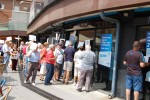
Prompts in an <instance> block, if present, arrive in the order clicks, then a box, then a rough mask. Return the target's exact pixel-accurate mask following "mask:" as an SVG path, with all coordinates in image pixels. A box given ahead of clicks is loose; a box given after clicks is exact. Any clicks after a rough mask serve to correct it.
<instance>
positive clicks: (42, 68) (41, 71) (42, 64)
mask: <svg viewBox="0 0 150 100" xmlns="http://www.w3.org/2000/svg"><path fill="white" fill-rule="evenodd" d="M45 70H46V63H41V68H40V74H45Z"/></svg>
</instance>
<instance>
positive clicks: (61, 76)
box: [2, 40, 95, 92]
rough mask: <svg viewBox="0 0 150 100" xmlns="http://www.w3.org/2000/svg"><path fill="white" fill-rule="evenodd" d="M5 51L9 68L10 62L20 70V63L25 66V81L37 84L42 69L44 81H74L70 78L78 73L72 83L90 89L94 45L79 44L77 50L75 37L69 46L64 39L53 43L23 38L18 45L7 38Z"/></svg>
mask: <svg viewBox="0 0 150 100" xmlns="http://www.w3.org/2000/svg"><path fill="white" fill-rule="evenodd" d="M33 44H36V45H33ZM33 46H34V48H35V49H33ZM2 51H3V53H4V54H3V55H4V64H6V67H5V68H6V69H5V72H7V71H8V65H9V66H11V68H12V71H17V67H16V66H17V65H19V66H22V68H23V72H24V76H25V80H24V83H25V84H27V83H31V84H32V85H36V76H37V71H39V74H40V75H39V79H40V80H41V81H44V85H52V84H53V83H57V82H59V83H62V84H66V85H67V84H70V83H71V82H70V81H69V80H70V79H71V78H72V77H71V76H72V74H73V73H74V74H73V75H74V78H73V79H72V80H73V82H72V83H73V85H75V86H76V90H77V91H79V92H81V91H82V87H83V86H85V90H86V92H89V91H90V89H91V84H92V75H93V65H94V63H95V53H94V52H93V51H91V46H90V45H85V50H83V46H79V47H78V51H76V50H75V49H74V47H73V45H72V42H71V41H70V42H69V44H68V46H65V41H63V40H62V41H60V43H58V44H50V45H49V44H48V43H47V42H45V43H43V44H41V43H38V44H37V43H35V42H34V41H30V42H26V43H24V42H23V41H22V42H21V43H20V46H19V47H18V48H17V44H15V43H12V42H10V41H7V40H6V41H5V44H4V45H3V47H2ZM72 71H74V72H73V73H72ZM30 77H32V79H31V80H30Z"/></svg>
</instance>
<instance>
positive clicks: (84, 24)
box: [79, 22, 89, 27]
mask: <svg viewBox="0 0 150 100" xmlns="http://www.w3.org/2000/svg"><path fill="white" fill-rule="evenodd" d="M88 25H89V24H88V22H82V23H80V24H79V26H80V27H87V26H88Z"/></svg>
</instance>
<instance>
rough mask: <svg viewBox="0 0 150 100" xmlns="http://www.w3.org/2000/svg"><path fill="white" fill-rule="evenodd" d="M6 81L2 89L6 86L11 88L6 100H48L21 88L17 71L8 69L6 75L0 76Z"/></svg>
mask: <svg viewBox="0 0 150 100" xmlns="http://www.w3.org/2000/svg"><path fill="white" fill-rule="evenodd" d="M4 78H5V79H6V84H5V86H4V87H3V88H6V87H7V86H9V85H10V86H12V90H11V92H10V94H9V96H8V99H7V100H48V99H45V98H44V97H42V96H40V95H37V93H35V92H33V91H31V90H29V89H27V88H25V87H23V86H22V85H21V81H20V77H19V72H18V71H16V72H15V71H13V72H12V71H11V68H8V72H7V73H5V72H4V73H3V75H2V76H0V79H4Z"/></svg>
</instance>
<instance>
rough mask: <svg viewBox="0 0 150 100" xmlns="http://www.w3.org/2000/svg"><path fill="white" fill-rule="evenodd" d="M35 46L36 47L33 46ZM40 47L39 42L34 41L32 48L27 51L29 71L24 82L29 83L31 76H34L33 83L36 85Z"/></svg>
mask: <svg viewBox="0 0 150 100" xmlns="http://www.w3.org/2000/svg"><path fill="white" fill-rule="evenodd" d="M32 46H34V47H32ZM37 49H38V47H37V44H36V43H34V44H32V45H31V48H30V50H29V52H28V53H27V57H28V61H29V62H28V67H29V72H28V75H27V78H26V80H25V82H24V83H29V78H30V77H31V75H32V74H33V76H32V85H35V79H36V74H37V70H38V66H39V61H40V52H39V51H37Z"/></svg>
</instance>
